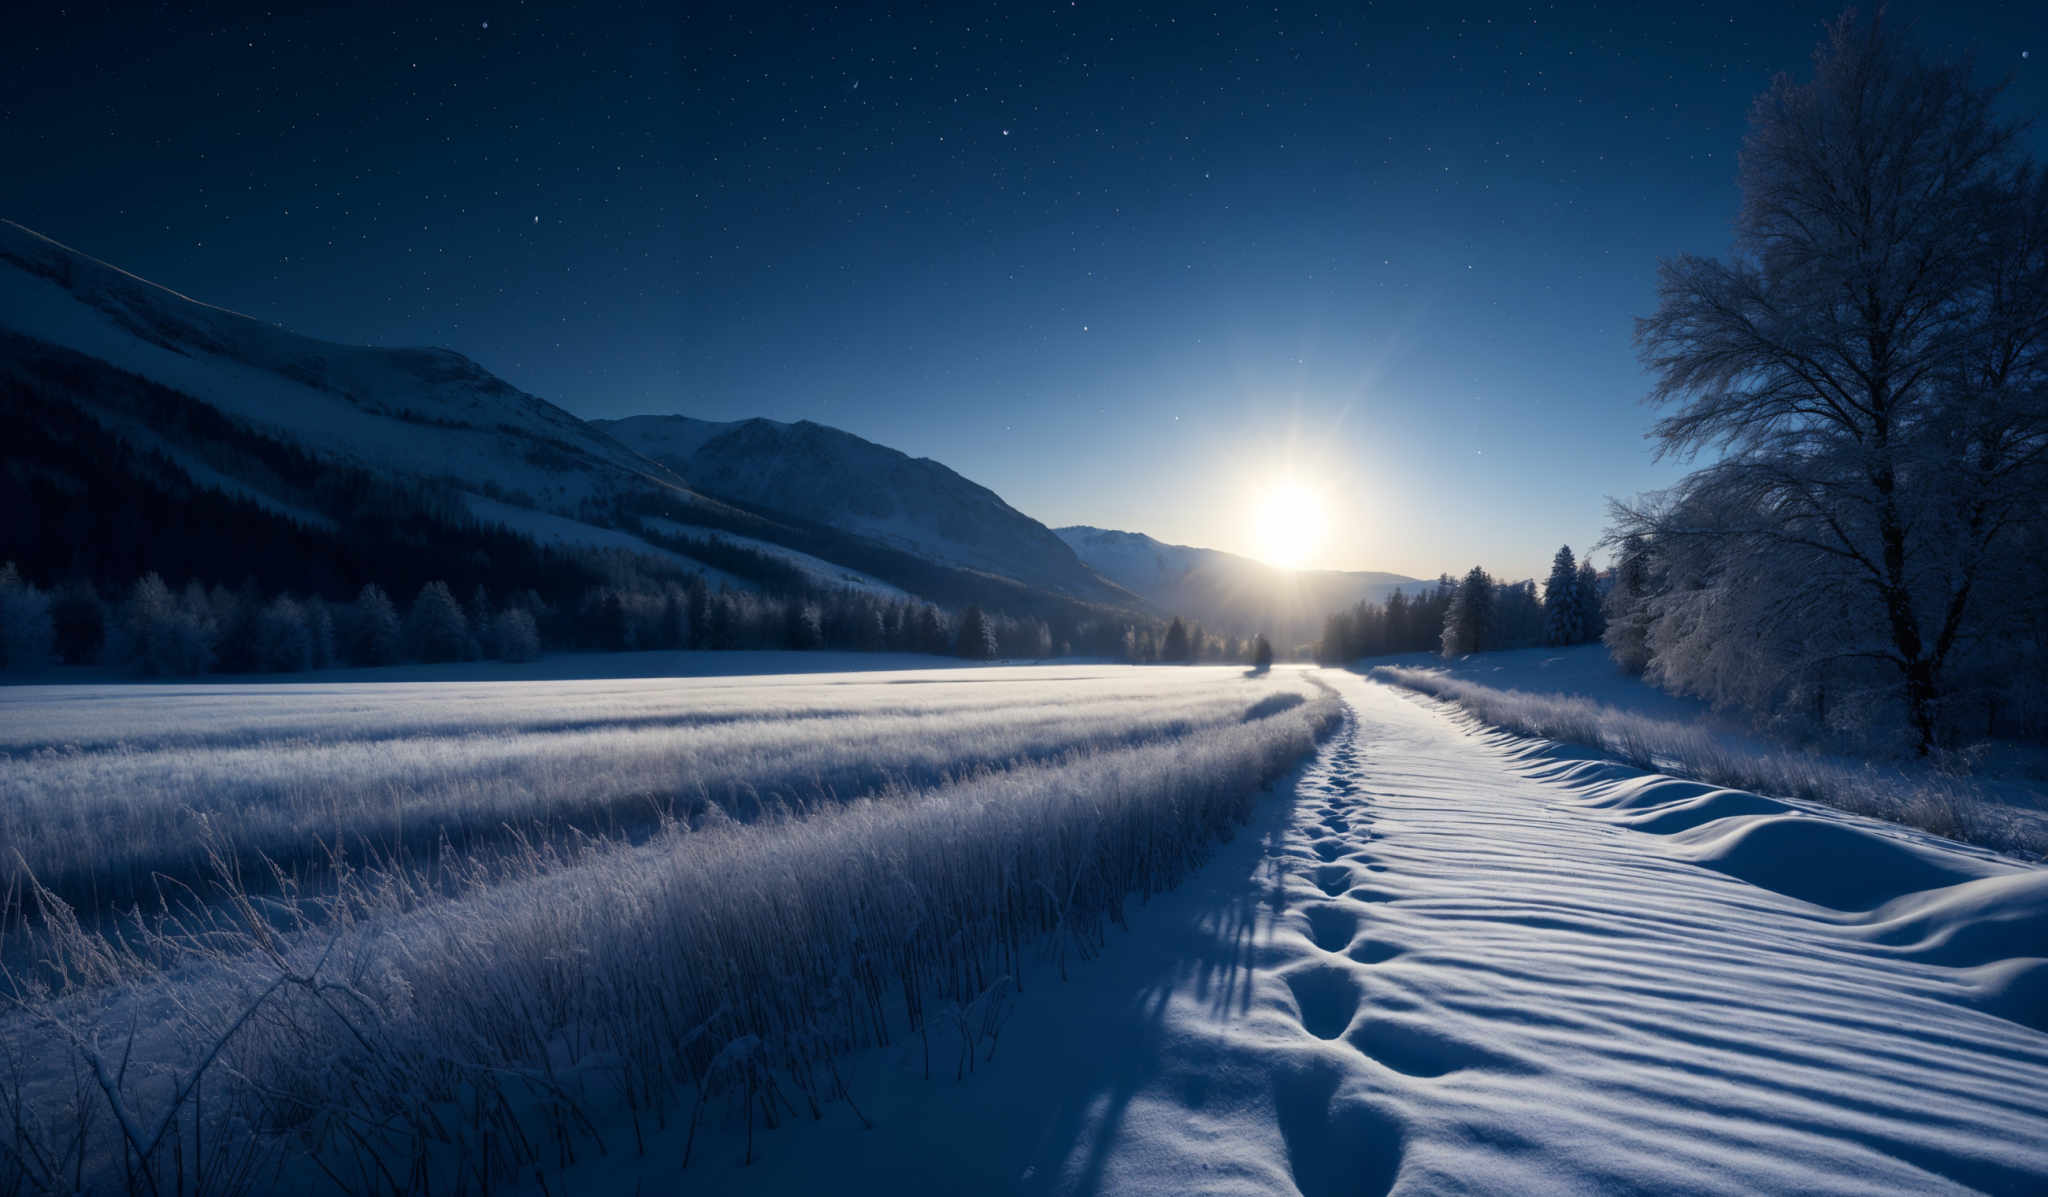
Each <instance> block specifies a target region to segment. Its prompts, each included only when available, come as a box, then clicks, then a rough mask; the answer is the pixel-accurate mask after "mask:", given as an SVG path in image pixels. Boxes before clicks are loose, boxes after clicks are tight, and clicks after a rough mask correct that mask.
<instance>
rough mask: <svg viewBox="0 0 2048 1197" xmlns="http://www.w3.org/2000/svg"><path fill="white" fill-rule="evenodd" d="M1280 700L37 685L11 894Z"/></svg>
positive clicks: (1172, 679) (636, 813)
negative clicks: (24, 887) (216, 856)
mask: <svg viewBox="0 0 2048 1197" xmlns="http://www.w3.org/2000/svg"><path fill="white" fill-rule="evenodd" d="M1061 675H1064V676H1061ZM1289 684H1292V685H1295V686H1298V685H1299V683H1298V682H1296V683H1289ZM1282 688H1283V687H1282V684H1281V683H1279V682H1275V681H1270V680H1256V679H1246V678H1244V677H1242V676H1241V675H1240V673H1239V672H1238V671H1235V670H1229V669H1212V670H1198V671H1195V672H1193V673H1181V674H1178V675H1176V674H1174V673H1172V672H1170V671H1160V670H1130V669H1123V670H1119V669H1117V668H1115V667H1098V668H1095V669H1093V670H1074V671H1067V670H1060V671H1058V672H1057V674H1055V675H1054V677H1053V679H1052V680H1048V671H1046V670H1042V669H1041V670H1029V669H1025V670H1008V671H1005V670H989V671H976V672H974V673H971V674H964V673H962V672H960V671H943V672H933V673H925V674H915V675H908V676H907V677H906V676H895V675H865V676H861V675H853V676H842V677H839V678H836V679H834V680H832V681H817V680H810V681H804V680H801V679H775V680H773V681H770V682H765V683H761V684H755V685H747V684H736V683H735V682H734V681H732V680H731V679H715V680H714V679H703V680H699V679H688V680H684V679H648V680H640V681H633V682H617V681H612V682H601V683H504V684H497V685H432V684H427V685H390V686H370V685H356V686H288V685H282V686H250V687H237V688H234V689H227V690H224V689H221V688H217V687H212V688H209V687H178V686H170V687H140V686H125V687H124V686H114V687H95V688H81V689H79V690H77V691H56V690H33V691H26V692H25V693H27V694H29V695H31V696H33V697H39V698H40V699H41V701H39V702H35V703H25V702H21V701H13V702H10V703H9V704H8V706H7V713H8V715H9V721H8V722H7V724H6V729H5V731H4V732H0V754H4V755H0V843H5V844H6V845H8V848H9V851H8V853H7V858H6V859H0V892H4V891H5V890H12V889H18V887H19V886H20V885H21V884H22V883H23V881H24V879H25V877H27V876H31V875H32V876H33V877H35V878H36V879H37V880H38V881H39V882H40V883H41V884H42V885H43V886H45V887H46V888H48V889H49V890H51V891H52V892H53V893H54V894H55V895H57V896H58V897H61V898H63V899H64V900H65V901H66V902H67V903H68V904H70V905H72V906H75V907H80V908H92V907H105V906H108V905H110V904H113V903H119V902H126V901H135V900H139V899H146V898H148V897H150V896H151V894H152V893H153V891H154V889H155V887H156V886H157V885H158V884H159V882H160V880H169V881H172V882H176V883H182V884H187V885H190V884H194V883H196V882H197V881H198V880H200V879H201V878H203V877H205V876H206V875H207V873H208V865H207V852H208V851H209V847H211V848H212V849H215V850H220V851H223V852H226V853H227V854H228V855H229V856H230V857H231V858H232V859H233V860H234V861H236V862H238V863H240V864H241V865H242V866H243V867H245V868H249V869H255V868H256V867H257V865H258V862H259V861H261V862H267V863H269V864H275V865H278V866H281V867H283V868H284V869H285V870H286V871H288V872H300V871H304V870H309V869H310V870H317V869H318V868H319V867H320V866H321V865H322V863H323V862H324V861H325V860H326V859H327V858H328V856H329V855H330V853H331V852H332V851H333V850H334V849H336V848H345V849H347V850H348V851H349V852H350V853H351V854H352V855H354V856H356V857H358V858H362V857H364V856H370V857H375V858H379V859H385V860H392V859H407V858H417V857H418V856H420V855H421V854H423V853H427V854H431V853H434V852H438V851H440V850H442V849H443V847H444V846H445V845H452V846H454V847H456V848H459V849H462V848H469V847H473V846H479V845H481V844H482V843H483V842H485V841H490V840H503V839H504V838H506V836H507V835H509V834H511V833H513V832H518V833H521V834H525V835H528V836H538V837H542V838H549V839H553V838H559V837H560V836H562V835H565V834H603V835H633V834H639V833H641V832H644V831H645V830H647V829H650V828H652V827H654V826H656V825H658V824H659V823H660V822H661V821H662V820H664V819H682V820H685V821H688V820H692V819H696V818H701V817H702V815H703V812H704V811H705V810H706V809H707V808H708V807H710V806H713V805H715V806H719V807H721V808H723V809H724V810H725V811H727V812H728V813H731V814H733V815H735V816H737V817H740V818H753V817H758V815H759V813H760V812H761V811H762V810H763V809H764V808H773V807H776V806H781V805H795V806H810V805H814V804H816V803H819V802H829V801H838V800H844V799H846V798H850V797H855V796H858V795H861V794H867V793H874V792H877V791H879V790H882V789H884V788H887V787H890V786H909V787H919V786H928V785H933V784H937V783H939V782H942V781H944V780H946V779H947V778H949V777H953V776H958V775H960V774H961V773H963V772H970V771H973V770H976V769H983V768H990V767H1003V766H1007V765H1012V764H1016V763H1019V762H1026V761H1034V760H1045V759H1050V758H1052V757H1056V756H1060V755H1062V754H1066V753H1070V752H1075V751H1092V750H1095V749H1100V748H1108V747H1115V746H1120V745H1133V744H1143V743H1152V742H1158V741H1162V740H1168V739H1174V738H1178V737H1181V736H1185V735H1188V734H1191V733H1195V732H1200V731H1205V730H1208V729H1213V728H1219V727H1223V726H1227V725H1229V724H1232V723H1234V722H1237V721H1238V720H1240V719H1242V718H1244V716H1245V714H1246V711H1247V709H1248V708H1249V707H1250V706H1251V705H1252V704H1255V703H1257V702H1260V701H1262V700H1266V699H1270V698H1272V697H1274V696H1275V695H1276V694H1278V693H1279V691H1280V690H1281V689H1282ZM18 693H22V692H18Z"/></svg>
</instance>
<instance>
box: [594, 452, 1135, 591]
mask: <svg viewBox="0 0 2048 1197" xmlns="http://www.w3.org/2000/svg"><path fill="white" fill-rule="evenodd" d="M592 423H593V424H595V425H596V426H598V427H599V428H602V429H604V430H605V431H606V432H608V433H610V434H611V435H612V436H613V437H615V438H617V439H618V440H619V441H620V442H622V443H623V444H625V445H627V446H629V447H631V448H633V449H636V450H638V451H639V452H640V453H642V454H645V455H646V456H647V457H649V458H650V459H652V460H654V461H656V462H659V463H660V464H661V465H663V466H666V467H667V468H668V469H670V470H671V471H673V472H674V473H675V474H676V475H677V476H679V477H681V478H683V479H686V480H687V482H688V484H689V486H691V487H692V488H693V489H696V490H700V491H702V492H704V493H706V494H709V495H714V496H717V497H719V498H721V499H726V500H730V501H732V502H736V503H739V504H742V505H745V506H748V507H753V508H757V509H761V510H765V511H773V512H781V513H786V514H788V515H792V516H796V517H798V518H801V519H806V520H811V521H814V522H817V523H822V524H825V525H828V526H830V527H833V528H837V529H840V530H842V531H846V532H852V533H855V534H857V535H861V536H865V537H869V538H871V539H874V540H877V541H880V542H881V543H883V544H887V545H892V546H894V547H897V548H900V549H903V550H906V551H908V552H912V553H916V554H917V555H919V556H923V557H927V558H930V559H932V560H935V561H940V562H946V563H950V564H953V565H958V566H963V567H966V568H969V569H976V570H985V571H988V572H991V573H996V574H1002V575H1004V576H1006V577H1011V578H1015V579H1017V580H1019V581H1022V582H1025V583H1027V584H1030V585H1033V586H1040V587H1043V588H1045V589H1048V590H1052V591H1055V592H1058V593H1061V594H1067V595H1072V596H1074V597H1076V598H1081V599H1085V600H1089V601H1094V602H1110V603H1128V602H1129V601H1131V596H1130V595H1129V594H1127V593H1125V592H1124V591H1123V590H1121V589H1120V588H1118V587H1116V586H1112V585H1108V584H1106V583H1105V582H1104V581H1103V579H1102V578H1100V577H1098V576H1097V575H1096V574H1095V572H1094V571H1092V570H1090V569H1089V568H1088V567H1087V566H1086V565H1084V564H1083V563H1082V562H1081V560H1080V559H1079V558H1078V557H1076V556H1075V554H1074V551H1073V550H1072V549H1071V548H1069V547H1068V546H1067V544H1066V543H1065V542H1064V541H1062V540H1061V539H1060V538H1059V537H1058V536H1056V535H1054V534H1053V533H1052V531H1051V530H1049V529H1047V528H1046V527H1045V525H1043V524H1041V523H1039V522H1038V521H1037V520H1034V519H1032V518H1031V517H1029V516H1027V515H1025V514H1023V513H1022V512H1020V511H1018V510H1016V509H1015V508H1013V507H1011V506H1010V505H1009V504H1008V503H1005V502H1004V501H1003V500H1002V498H1001V496H999V495H997V494H996V493H995V492H994V491H992V490H989V489H988V488H987V487H985V486H981V485H978V484H976V483H974V482H971V481H969V480H968V479H966V478H963V477H961V476H960V475H959V474H956V473H954V472H953V471H952V470H950V469H947V468H946V467H945V466H943V465H941V464H939V463H938V462H936V461H932V460H931V459H929V458H913V457H911V456H909V455H908V454H904V453H900V452H898V451H897V450H895V449H891V448H888V447H887V446H884V445H878V444H875V443H874V442H872V441H867V440H863V439H861V438H860V437H857V436H855V435H853V434H852V433H849V432H842V431H840V430H839V429H836V428H828V427H826V426H825V425H823V424H814V423H811V422H810V421H808V420H805V421H799V422H797V423H794V424H784V423H779V422H777V421H774V420H758V419H757V420H741V421H737V422H734V423H723V424H722V423H714V422H712V421H708V420H696V419H691V418H690V417H687V416H632V417H628V418H626V419H622V420H594V421H592Z"/></svg>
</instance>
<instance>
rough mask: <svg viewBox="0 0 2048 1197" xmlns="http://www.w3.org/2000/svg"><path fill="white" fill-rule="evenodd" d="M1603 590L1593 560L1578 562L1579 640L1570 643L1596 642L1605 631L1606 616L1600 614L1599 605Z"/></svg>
mask: <svg viewBox="0 0 2048 1197" xmlns="http://www.w3.org/2000/svg"><path fill="white" fill-rule="evenodd" d="M1603 589H1604V588H1603V587H1602V585H1601V582H1600V571H1599V570H1598V569H1595V568H1594V567H1593V559H1592V558H1591V557H1588V558H1586V559H1585V560H1584V561H1581V562H1579V585H1578V594H1577V596H1576V597H1577V598H1578V602H1579V638H1578V639H1577V640H1574V641H1572V643H1574V644H1584V643H1586V642H1587V641H1589V640H1598V639H1600V636H1601V634H1602V633H1603V632H1605V631H1606V630H1607V616H1606V615H1605V614H1604V613H1603V612H1602V609H1601V605H1600V599H1601V591H1602V590H1603Z"/></svg>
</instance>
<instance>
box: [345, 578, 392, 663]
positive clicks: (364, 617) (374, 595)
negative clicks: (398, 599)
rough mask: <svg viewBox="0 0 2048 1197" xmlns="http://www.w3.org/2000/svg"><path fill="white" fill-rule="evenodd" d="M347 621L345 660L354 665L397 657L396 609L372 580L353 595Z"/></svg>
mask: <svg viewBox="0 0 2048 1197" xmlns="http://www.w3.org/2000/svg"><path fill="white" fill-rule="evenodd" d="M349 623H350V625H351V626H350V628H349V636H348V655H349V660H351V661H352V662H354V663H355V664H357V665H389V664H391V663H392V662H394V661H396V660H398V652H399V628H398V610H397V609H396V608H395V607H393V606H392V605H391V599H390V598H389V596H387V595H386V594H385V593H384V591H383V589H382V588H380V587H379V586H378V585H377V584H376V583H375V582H372V583H369V584H368V585H366V586H364V587H363V589H362V592H361V593H360V594H358V595H356V601H355V607H354V609H353V611H352V612H351V615H350V619H349Z"/></svg>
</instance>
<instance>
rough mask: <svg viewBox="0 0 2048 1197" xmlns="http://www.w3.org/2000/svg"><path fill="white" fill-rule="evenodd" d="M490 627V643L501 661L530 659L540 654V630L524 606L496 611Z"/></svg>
mask: <svg viewBox="0 0 2048 1197" xmlns="http://www.w3.org/2000/svg"><path fill="white" fill-rule="evenodd" d="M494 623H495V626H494V627H493V628H492V629H491V643H492V645H493V646H494V647H495V648H496V649H497V652H498V659H499V660H501V661H531V660H533V659H534V658H535V657H538V656H540V632H539V631H538V630H537V629H536V628H535V626H534V622H533V615H532V614H531V613H530V612H528V611H527V610H526V609H525V608H524V607H507V608H506V609H505V610H503V611H500V612H498V617H497V619H496V620H495V621H494Z"/></svg>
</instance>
